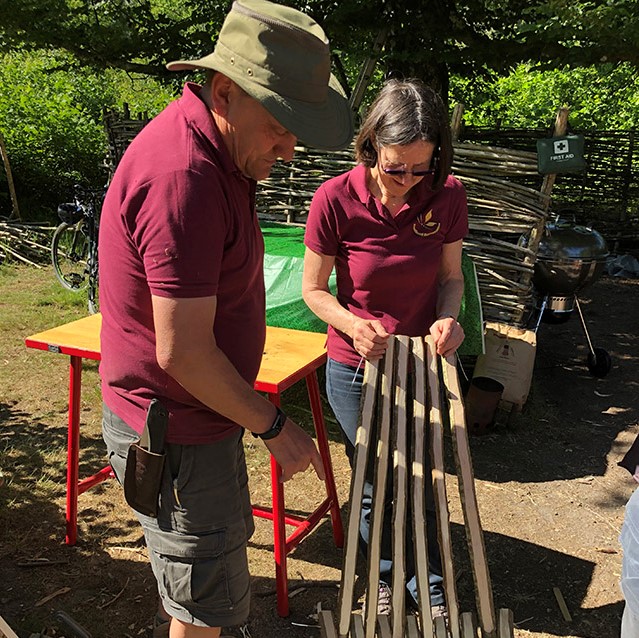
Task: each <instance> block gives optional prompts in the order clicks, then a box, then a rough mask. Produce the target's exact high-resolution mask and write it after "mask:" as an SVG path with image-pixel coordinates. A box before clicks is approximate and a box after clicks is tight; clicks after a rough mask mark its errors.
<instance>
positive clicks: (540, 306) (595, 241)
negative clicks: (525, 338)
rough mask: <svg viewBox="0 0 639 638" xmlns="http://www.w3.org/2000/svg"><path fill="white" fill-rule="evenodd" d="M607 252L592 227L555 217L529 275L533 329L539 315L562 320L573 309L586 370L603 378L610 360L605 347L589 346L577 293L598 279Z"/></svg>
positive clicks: (566, 317)
mask: <svg viewBox="0 0 639 638" xmlns="http://www.w3.org/2000/svg"><path fill="white" fill-rule="evenodd" d="M608 254H609V253H608V248H607V246H606V241H605V240H604V238H603V237H602V236H601V234H599V233H598V232H597V231H596V230H593V229H592V228H588V227H586V226H580V225H577V224H575V223H574V221H569V220H567V219H564V218H562V217H558V218H557V219H556V221H554V222H548V223H547V224H546V227H545V230H544V235H543V237H542V239H541V242H540V244H539V250H538V252H537V260H536V262H535V270H534V274H533V286H534V290H535V296H536V299H537V304H536V306H537V311H538V313H539V315H538V318H537V324H536V326H535V332H536V331H537V329H538V328H539V323H540V322H541V320H542V318H543V319H544V320H546V321H548V322H549V323H562V322H564V321H567V320H568V319H569V318H570V315H571V313H572V311H573V310H574V309H575V308H577V311H578V313H579V318H580V319H581V325H582V327H583V330H584V333H585V335H586V339H587V341H588V348H589V353H588V359H587V365H588V370H589V371H590V373H591V374H592V375H593V376H595V377H605V376H606V375H607V374H608V372H610V368H611V366H612V362H611V359H610V355H609V354H608V352H607V351H606V350H604V349H603V348H595V347H593V345H592V341H591V339H590V335H589V334H588V328H587V327H586V322H585V320H584V315H583V312H582V309H581V305H580V303H579V297H578V294H579V293H580V292H581V291H582V290H583V289H584V288H586V287H587V286H590V285H592V284H593V283H594V282H595V281H597V279H599V277H600V276H601V274H602V273H603V270H604V267H605V265H606V258H607V257H608Z"/></svg>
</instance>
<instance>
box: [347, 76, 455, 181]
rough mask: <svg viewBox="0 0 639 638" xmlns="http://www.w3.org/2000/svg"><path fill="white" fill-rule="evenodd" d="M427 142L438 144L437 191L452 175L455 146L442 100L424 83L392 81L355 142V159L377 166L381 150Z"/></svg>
mask: <svg viewBox="0 0 639 638" xmlns="http://www.w3.org/2000/svg"><path fill="white" fill-rule="evenodd" d="M417 141H424V142H432V143H433V144H435V153H434V154H433V162H434V163H433V165H432V167H433V168H435V175H434V178H433V189H435V190H436V189H438V188H441V187H442V186H443V185H444V183H445V182H446V178H447V177H448V175H449V174H450V167H451V164H452V161H453V145H452V141H451V136H450V125H449V123H448V112H447V110H446V107H445V106H444V103H443V101H442V99H441V98H440V97H439V95H438V94H437V93H436V92H435V91H434V90H433V89H431V88H430V87H428V86H426V85H425V84H424V83H423V82H422V81H421V80H418V79H415V78H413V79H408V80H388V81H387V82H386V83H385V84H384V86H383V87H382V89H381V91H380V92H379V94H378V96H377V97H376V98H375V101H374V102H373V103H372V104H371V106H370V108H369V110H368V113H367V115H366V119H365V120H364V122H363V123H362V126H361V128H360V130H359V133H358V135H357V139H356V140H355V157H356V159H357V161H358V162H359V163H360V164H364V166H368V167H369V168H370V167H371V166H375V164H376V163H377V154H378V151H379V149H380V148H383V147H385V146H393V145H399V146H406V145H408V144H412V143H413V142H417Z"/></svg>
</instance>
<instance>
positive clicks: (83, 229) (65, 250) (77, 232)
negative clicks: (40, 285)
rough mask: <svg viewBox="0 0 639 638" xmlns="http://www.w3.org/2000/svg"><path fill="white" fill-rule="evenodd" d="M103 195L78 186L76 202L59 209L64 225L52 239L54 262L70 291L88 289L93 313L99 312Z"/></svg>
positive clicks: (58, 228) (55, 270)
mask: <svg viewBox="0 0 639 638" xmlns="http://www.w3.org/2000/svg"><path fill="white" fill-rule="evenodd" d="M102 199H103V194H101V195H98V193H96V192H93V191H83V190H81V189H80V187H78V186H76V188H75V196H74V201H73V202H68V203H64V204H60V205H59V206H58V217H59V218H60V222H61V223H60V225H59V226H58V227H57V228H56V229H55V232H54V233H53V238H52V239H51V261H52V263H53V269H54V272H55V276H56V277H57V279H58V281H59V282H60V283H61V284H62V285H63V286H64V287H65V288H67V289H68V290H72V291H74V292H80V291H82V290H85V289H87V291H88V307H89V312H90V313H91V314H95V313H96V312H98V227H99V214H100V213H99V211H100V205H101V203H102Z"/></svg>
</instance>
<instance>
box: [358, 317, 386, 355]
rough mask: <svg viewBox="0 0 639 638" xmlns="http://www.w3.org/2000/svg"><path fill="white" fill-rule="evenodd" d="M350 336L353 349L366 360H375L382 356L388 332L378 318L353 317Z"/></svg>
mask: <svg viewBox="0 0 639 638" xmlns="http://www.w3.org/2000/svg"><path fill="white" fill-rule="evenodd" d="M352 336H353V347H354V348H355V350H357V352H358V353H359V354H361V355H362V356H363V357H364V358H365V359H367V360H368V361H376V360H377V359H381V358H382V357H383V356H384V353H385V352H386V347H387V346H388V338H389V337H390V334H389V333H388V332H386V330H385V329H384V326H382V324H381V322H380V321H379V320H378V319H360V318H359V317H355V319H354V320H353V328H352Z"/></svg>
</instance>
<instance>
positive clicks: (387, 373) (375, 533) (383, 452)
mask: <svg viewBox="0 0 639 638" xmlns="http://www.w3.org/2000/svg"><path fill="white" fill-rule="evenodd" d="M394 352H395V339H393V338H391V339H389V340H388V347H387V349H386V354H385V356H384V372H383V374H382V384H381V385H382V397H381V398H382V405H381V425H380V428H379V436H378V439H377V456H376V462H375V482H374V486H373V504H372V513H371V523H370V531H369V539H368V594H367V597H366V616H365V618H364V629H365V632H366V638H374V636H375V620H376V616H377V598H378V584H379V561H380V556H381V551H380V550H381V540H382V522H383V518H384V499H385V495H386V477H387V474H388V460H389V447H390V429H391V420H392V413H393V399H394V393H393V376H394V375H393V364H394V358H395V357H394Z"/></svg>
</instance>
